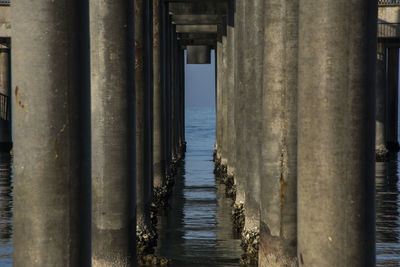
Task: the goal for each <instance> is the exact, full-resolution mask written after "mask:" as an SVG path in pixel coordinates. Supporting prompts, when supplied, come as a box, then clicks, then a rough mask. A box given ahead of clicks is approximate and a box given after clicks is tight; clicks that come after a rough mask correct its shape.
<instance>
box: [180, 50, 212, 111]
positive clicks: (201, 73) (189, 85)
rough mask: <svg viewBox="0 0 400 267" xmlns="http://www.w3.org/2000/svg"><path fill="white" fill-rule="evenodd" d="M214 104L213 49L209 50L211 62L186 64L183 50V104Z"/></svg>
mask: <svg viewBox="0 0 400 267" xmlns="http://www.w3.org/2000/svg"><path fill="white" fill-rule="evenodd" d="M214 105H215V64H214V50H211V64H186V51H185V106H186V107H214Z"/></svg>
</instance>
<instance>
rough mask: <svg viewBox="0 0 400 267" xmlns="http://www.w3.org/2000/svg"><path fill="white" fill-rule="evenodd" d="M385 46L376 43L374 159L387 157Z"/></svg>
mask: <svg viewBox="0 0 400 267" xmlns="http://www.w3.org/2000/svg"><path fill="white" fill-rule="evenodd" d="M386 62H387V61H386V47H385V45H384V44H383V43H378V48H377V58H376V83H375V84H376V86H375V90H376V114H375V127H376V135H375V151H376V160H377V161H382V160H385V159H386V158H387V154H388V149H387V147H386V129H385V127H386V102H387V101H388V100H387V83H386Z"/></svg>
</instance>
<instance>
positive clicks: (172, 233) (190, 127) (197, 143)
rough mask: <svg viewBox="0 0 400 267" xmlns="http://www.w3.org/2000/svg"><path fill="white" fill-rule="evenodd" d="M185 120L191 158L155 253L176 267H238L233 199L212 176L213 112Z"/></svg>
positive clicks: (162, 218) (164, 216) (161, 221)
mask: <svg viewBox="0 0 400 267" xmlns="http://www.w3.org/2000/svg"><path fill="white" fill-rule="evenodd" d="M186 118H187V120H186V139H187V143H188V146H187V152H186V157H185V161H184V162H183V163H182V166H180V168H179V175H178V176H177V178H176V183H175V187H174V192H173V195H172V196H171V199H170V207H169V209H168V210H166V211H165V213H164V214H162V216H160V218H159V241H158V248H157V252H156V253H157V254H158V255H160V256H162V257H166V258H169V259H172V266H239V264H238V262H239V258H240V255H241V252H242V251H241V248H240V241H239V240H238V239H236V238H235V237H234V235H233V233H232V222H231V209H232V207H231V205H232V200H230V199H227V198H226V197H225V189H224V188H223V185H219V184H218V185H216V183H215V178H214V174H213V167H214V163H213V162H212V153H213V146H214V138H215V130H214V129H215V127H214V125H215V115H214V112H213V110H211V109H197V108H196V109H194V108H193V109H188V110H187V111H186Z"/></svg>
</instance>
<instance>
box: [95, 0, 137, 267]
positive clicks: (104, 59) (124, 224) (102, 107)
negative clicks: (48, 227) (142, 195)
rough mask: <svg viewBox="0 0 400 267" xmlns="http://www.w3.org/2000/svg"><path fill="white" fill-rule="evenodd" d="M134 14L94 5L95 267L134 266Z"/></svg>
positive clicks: (125, 6)
mask: <svg viewBox="0 0 400 267" xmlns="http://www.w3.org/2000/svg"><path fill="white" fill-rule="evenodd" d="M132 8H133V1H132V3H130V4H129V1H127V2H115V3H114V2H108V4H107V3H106V4H104V3H103V4H100V2H97V1H92V2H91V4H90V37H91V78H92V79H91V109H92V123H91V125H92V136H93V138H92V190H93V194H92V203H93V204H94V205H93V208H92V233H93V234H92V266H127V265H132V264H133V262H134V260H135V258H134V255H135V244H136V243H135V231H134V229H135V225H136V220H135V216H136V214H135V209H136V207H135V200H136V199H135V194H136V192H135V172H134V168H133V167H132V165H133V162H134V161H135V152H134V147H135V136H134V130H133V129H134V127H135V123H134V120H135V117H134V116H135V115H134V114H135V113H134V112H135V106H134V101H135V95H134V94H135V91H134V76H133V75H132V72H133V70H134V56H133V49H134V43H133V38H134V33H133V16H134V15H133V12H132V13H131V14H130V15H127V13H126V10H131V9H132ZM125 14H126V15H125ZM125 25H132V26H131V27H129V28H128V29H126V28H125ZM127 43H128V44H129V45H127Z"/></svg>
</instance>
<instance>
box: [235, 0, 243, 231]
mask: <svg viewBox="0 0 400 267" xmlns="http://www.w3.org/2000/svg"><path fill="white" fill-rule="evenodd" d="M244 4H245V0H236V15H235V52H234V55H235V70H234V72H235V87H234V90H235V100H234V101H235V115H234V119H235V132H236V146H235V148H236V149H235V153H236V161H235V171H236V175H235V185H236V199H235V204H234V207H233V219H234V226H235V227H236V229H237V230H239V231H241V230H242V229H243V226H244V204H245V188H246V178H245V177H246V168H245V162H246V159H245V157H244V153H245V151H244V150H245V148H246V139H245V137H246V136H245V133H244V131H245V129H246V120H245V118H244V113H245V110H244V108H245V105H246V103H245V89H244V79H243V78H244V77H243V64H244V53H243V48H244V46H245V40H244V33H245V28H244V19H245V17H244V15H245V14H244V6H245V5H244Z"/></svg>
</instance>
